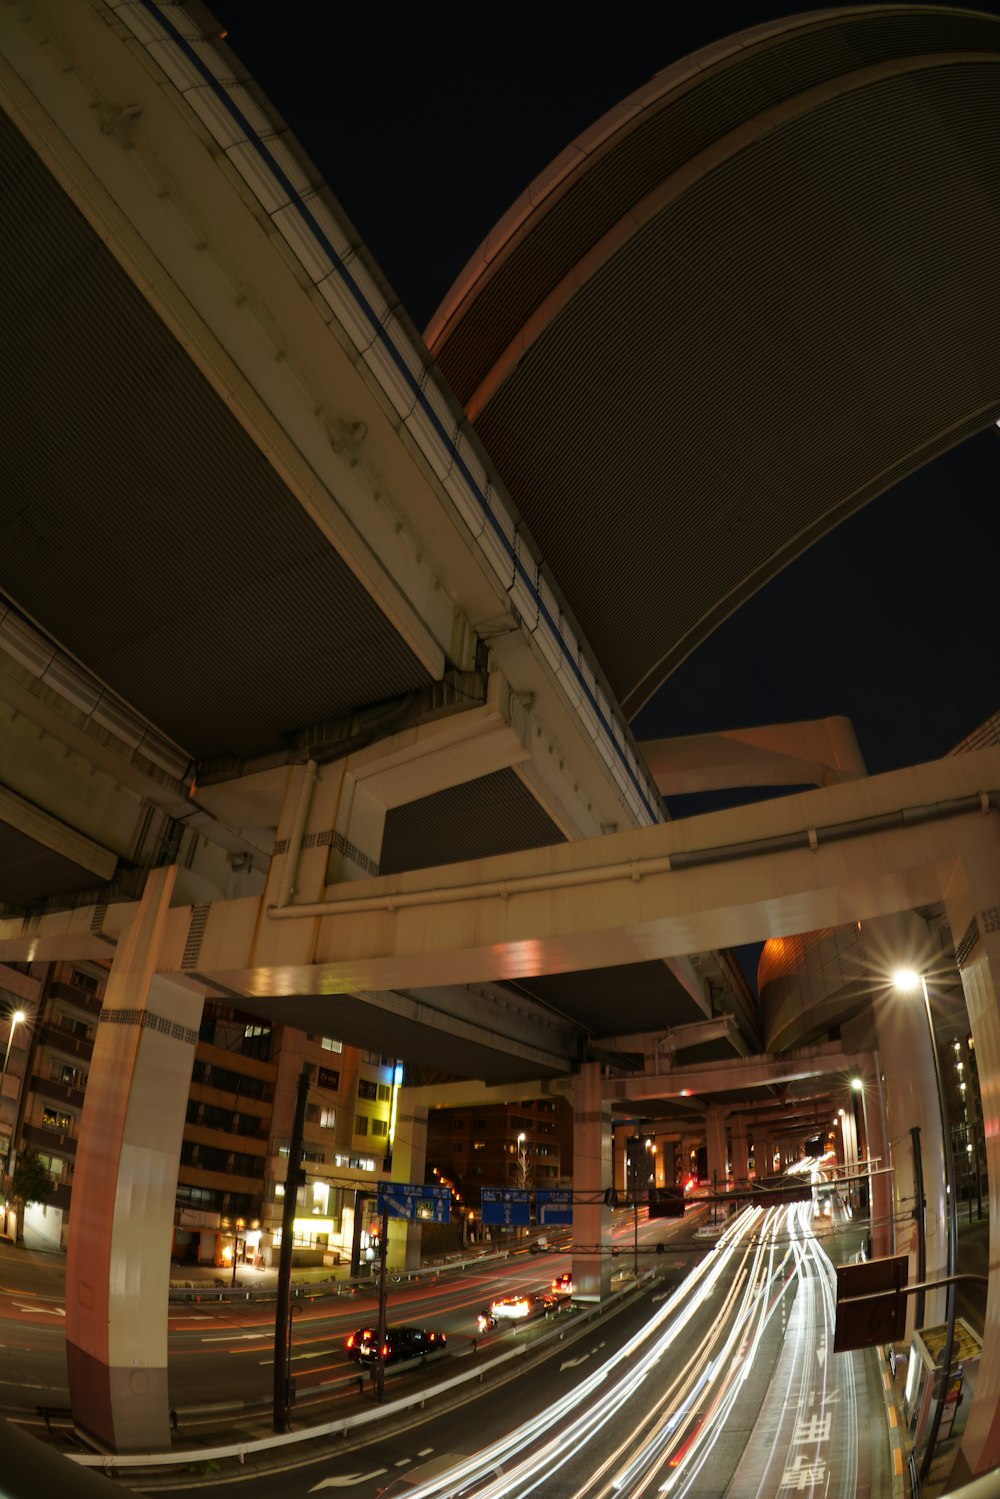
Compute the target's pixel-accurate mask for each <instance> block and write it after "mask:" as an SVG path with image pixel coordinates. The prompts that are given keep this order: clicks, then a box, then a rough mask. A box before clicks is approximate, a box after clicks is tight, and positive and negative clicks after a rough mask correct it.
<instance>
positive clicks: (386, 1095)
mask: <svg viewBox="0 0 1000 1499" xmlns="http://www.w3.org/2000/svg"><path fill="white" fill-rule="evenodd" d="M391 1097H392V1089H391V1088H390V1087H389V1084H388V1083H379V1085H378V1101H379V1103H388V1102H389V1100H390V1098H391Z"/></svg>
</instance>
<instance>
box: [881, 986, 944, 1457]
mask: <svg viewBox="0 0 1000 1499" xmlns="http://www.w3.org/2000/svg"><path fill="white" fill-rule="evenodd" d="M892 982H893V984H894V986H895V987H896V988H897V989H898V990H899V991H900V993H901V994H914V993H916V991H917V990H918V989H919V990H920V991H921V993H922V994H923V998H924V1015H925V1017H926V1020H927V1033H928V1038H929V1040H930V1043H931V1060H932V1062H933V1064H934V1084H935V1087H936V1089H937V1101H938V1113H939V1115H940V1118H941V1151H942V1155H943V1157H944V1190H945V1196H946V1197H947V1200H948V1287H947V1291H946V1293H945V1295H946V1302H945V1307H946V1315H945V1324H946V1326H945V1340H944V1350H943V1353H942V1358H941V1362H942V1374H941V1382H940V1384H939V1386H938V1389H937V1392H936V1395H937V1398H936V1400H935V1402H934V1416H933V1418H932V1420H931V1429H930V1432H929V1433H928V1436H927V1446H926V1448H925V1449H924V1456H923V1460H922V1462H921V1464H920V1479H921V1482H923V1481H924V1480H925V1479H926V1477H927V1475H928V1473H929V1472H930V1468H931V1462H932V1460H933V1457H934V1448H935V1446H936V1444H937V1437H938V1431H939V1429H940V1426H941V1416H942V1414H943V1412H944V1400H945V1393H946V1391H947V1388H948V1381H949V1379H950V1377H951V1361H952V1356H953V1354H954V1351H955V1281H954V1276H955V1275H956V1274H957V1272H958V1208H957V1204H956V1202H955V1163H954V1160H953V1158H952V1148H951V1132H950V1130H949V1129H948V1115H947V1111H946V1109H945V1102H944V1087H943V1085H942V1082H941V1061H940V1058H939V1057H938V1049H937V1042H936V1041H935V1039H934V1017H933V1015H932V1014H931V1001H930V995H929V994H928V993H927V980H926V978H925V977H924V975H923V974H922V973H917V972H916V971H915V970H914V969H912V968H899V969H897V970H896V972H895V973H894V974H893V976H892ZM922 1195H923V1194H921V1196H922ZM918 1207H919V1209H920V1212H921V1215H923V1214H924V1213H925V1212H926V1206H925V1204H924V1202H923V1201H921V1202H920V1203H919V1204H918ZM921 1222H923V1217H922V1218H921Z"/></svg>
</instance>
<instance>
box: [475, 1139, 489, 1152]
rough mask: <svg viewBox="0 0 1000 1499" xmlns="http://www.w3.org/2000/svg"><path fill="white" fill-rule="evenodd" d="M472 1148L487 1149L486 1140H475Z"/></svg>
mask: <svg viewBox="0 0 1000 1499" xmlns="http://www.w3.org/2000/svg"><path fill="white" fill-rule="evenodd" d="M472 1148H473V1150H485V1149H486V1141H485V1140H473V1142H472Z"/></svg>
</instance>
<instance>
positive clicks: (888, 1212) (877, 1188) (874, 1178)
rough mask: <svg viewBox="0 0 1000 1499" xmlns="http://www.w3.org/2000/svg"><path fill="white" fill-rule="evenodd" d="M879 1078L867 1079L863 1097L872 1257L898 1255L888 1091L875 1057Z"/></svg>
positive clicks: (877, 1076) (879, 1257)
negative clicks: (890, 1149)
mask: <svg viewBox="0 0 1000 1499" xmlns="http://www.w3.org/2000/svg"><path fill="white" fill-rule="evenodd" d="M876 1068H877V1069H878V1071H877V1075H876V1076H874V1077H868V1078H866V1079H865V1091H864V1094H863V1103H862V1106H863V1108H864V1122H865V1140H866V1142H867V1146H868V1156H867V1160H868V1165H869V1173H868V1201H869V1204H870V1207H871V1222H872V1227H871V1240H872V1257H873V1258H874V1259H881V1258H883V1256H885V1255H887V1254H895V1253H896V1234H895V1225H894V1223H893V1212H892V1178H891V1176H890V1174H889V1170H888V1167H889V1136H888V1132H887V1130H886V1122H885V1089H884V1086H883V1084H882V1074H881V1068H880V1064H879V1061H878V1058H877V1057H876Z"/></svg>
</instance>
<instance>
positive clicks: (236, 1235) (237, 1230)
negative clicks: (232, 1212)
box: [232, 1218, 247, 1286]
mask: <svg viewBox="0 0 1000 1499" xmlns="http://www.w3.org/2000/svg"><path fill="white" fill-rule="evenodd" d="M246 1226H247V1225H246V1220H245V1219H243V1218H237V1220H236V1222H235V1223H234V1224H233V1279H232V1284H233V1285H234V1286H235V1285H236V1266H237V1263H238V1262H239V1257H240V1234H241V1233H242V1232H243V1230H244V1229H245V1228H246Z"/></svg>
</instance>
